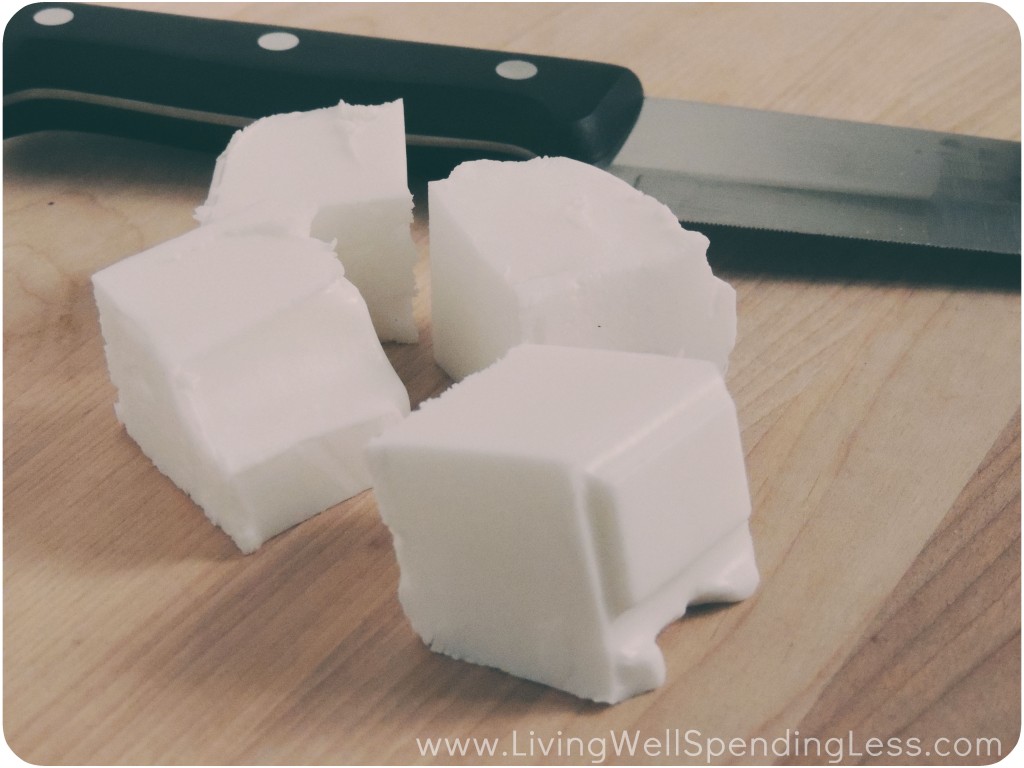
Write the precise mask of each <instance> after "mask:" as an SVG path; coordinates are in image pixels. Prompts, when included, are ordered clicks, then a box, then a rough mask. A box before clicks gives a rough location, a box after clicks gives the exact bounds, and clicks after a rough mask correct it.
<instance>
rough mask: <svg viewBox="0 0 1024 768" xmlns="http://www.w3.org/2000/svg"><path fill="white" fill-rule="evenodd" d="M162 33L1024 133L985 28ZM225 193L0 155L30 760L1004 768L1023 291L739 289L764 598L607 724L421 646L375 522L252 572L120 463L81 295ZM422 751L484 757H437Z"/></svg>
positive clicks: (345, 516)
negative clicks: (561, 64)
mask: <svg viewBox="0 0 1024 768" xmlns="http://www.w3.org/2000/svg"><path fill="white" fill-rule="evenodd" d="M161 9H162V10H167V11H181V12H184V11H187V12H191V13H194V14H201V15H204V16H213V17H228V18H236V19H243V20H251V21H262V22H267V23H270V24H282V25H290V26H299V27H302V26H306V27H315V28H321V29H328V30H336V31H345V32H353V33H363V34H376V35H382V36H390V37H396V38H406V39H415V40H425V41H432V42H440V43H454V44H463V45H473V46H480V47H493V48H501V49H507V50H510V51H519V52H525V53H536V54H552V55H563V56H573V57H581V58H595V59H601V60H606V61H611V62H615V63H620V64H624V65H627V66H630V67H632V68H633V69H634V70H635V71H636V72H637V73H638V74H639V75H640V77H641V79H642V80H643V82H644V85H645V88H646V91H647V92H648V94H649V95H655V96H666V97H675V98H690V99H696V100H704V101H711V102H718V103H726V104H736V105H741V106H751V107H761V108H773V109H782V110H789V111H794V112H804V113H811V114H818V115H824V116H829V117H840V118H850V119H859V120H868V121H879V122H888V123H893V124H898V125H908V126H915V127H922V128H933V129H940V130H949V131H961V132H966V133H976V134H981V135H987V136H993V137H999V138H1015V139H1019V133H1020V123H1019V116H1020V38H1019V35H1018V32H1017V29H1016V27H1015V25H1014V23H1013V21H1012V19H1011V18H1010V17H1008V16H1007V15H1006V14H1005V13H1004V12H1002V11H1001V10H999V9H998V8H996V7H994V6H988V5H980V4H976V5H945V4H944V5H923V4H911V5H860V4H855V5H829V6H817V5H805V4H799V5H794V6H773V5H753V6H747V5H734V4H723V5H693V6H691V5H676V4H656V5H644V4H629V5H617V4H598V5H591V4H572V5H532V4H530V5H519V4H516V5H503V4H481V5H469V6H453V5H443V6H433V5H423V4H416V5H409V6H406V5H401V6H396V5H392V4H383V5H375V4H369V5H362V4H360V5H355V4H353V5H348V4H343V5H337V4H319V3H318V4H297V3H296V4H269V3H268V4H263V3H248V4H234V5H216V4H197V5H187V4H161ZM212 169H213V157H211V156H207V155H201V154H196V153H189V152H185V151H179V150H172V149H167V148H159V147H154V146H149V145H144V144H141V143H133V142H129V141H122V140H116V139H109V138H102V137H87V136H80V135H70V134H56V133H54V134H43V135H36V136H31V137H25V138H21V139H17V140H12V141H7V142H5V145H4V539H3V543H4V635H3V641H4V678H3V683H4V734H5V736H6V739H7V742H8V744H9V746H10V748H11V749H13V751H14V752H15V753H16V754H17V755H18V756H20V757H21V758H23V759H24V760H28V761H32V762H37V763H77V764H84V763H135V764H139V763H237V762H240V763H292V764H304V763H405V762H421V761H426V762H441V763H464V762H468V763H479V762H501V763H510V764H513V765H518V764H531V763H538V762H554V763H566V762H568V763H584V764H590V763H596V762H605V763H620V762H633V763H635V762H643V763H647V762H651V763H657V762H661V763H705V762H707V761H709V759H711V760H712V761H713V762H731V763H749V762H754V763H765V762H783V763H785V762H807V763H824V762H827V761H828V760H832V759H834V758H836V757H841V758H842V761H843V762H869V763H870V762H875V763H894V762H895V763H904V762H919V763H920V762H924V763H942V762H992V761H994V759H995V757H996V755H998V754H1004V755H1005V754H1006V753H1008V752H1009V751H1010V749H1011V748H1012V747H1013V746H1014V744H1015V742H1016V739H1017V735H1018V733H1019V726H1020V369H1021V360H1020V294H1019V291H1016V290H1013V291H1000V290H982V289H966V288H962V287H956V286H953V287H950V286H943V285H938V286H936V285H915V284H908V283H900V282H882V283H878V282H872V281H863V280H856V281H855V280H850V279H814V280H811V279H802V278H800V277H788V278H783V277H779V276H777V275H773V274H771V273H770V272H766V273H762V274H758V273H754V274H749V273H742V274H741V273H725V274H723V277H725V278H726V279H728V280H730V282H732V283H733V284H734V285H735V287H736V289H737V292H738V297H739V309H738V311H739V341H738V343H737V346H736V350H735V353H734V355H733V358H732V366H731V369H730V372H729V376H728V385H729V388H730V390H731V392H732V393H733V395H734V397H735V400H736V403H737V406H738V410H739V415H740V421H741V426H742V436H743V442H744V446H745V450H746V457H747V464H748V472H749V477H750V487H751V493H752V496H753V508H754V514H753V519H752V529H753V535H754V541H755V546H756V549H757V555H758V561H759V565H760V568H761V571H762V574H763V584H762V586H761V588H760V590H759V592H758V593H757V594H756V595H755V596H754V597H753V598H751V599H749V600H747V601H745V602H743V603H740V604H737V605H732V606H724V607H713V608H706V609H701V610H696V611H694V612H693V614H692V615H691V616H689V617H687V618H685V619H684V620H682V621H679V622H677V623H675V624H673V625H671V626H669V627H668V628H667V629H666V630H665V631H664V632H663V633H662V635H661V636H660V638H659V642H660V645H661V648H662V650H663V651H664V653H665V656H666V659H667V665H668V681H667V683H666V684H665V685H664V686H663V687H662V688H660V689H659V690H656V691H653V692H651V693H648V694H645V695H642V696H639V697H636V698H634V699H632V700H629V701H627V702H624V703H622V704H620V705H617V706H613V707H606V706H598V705H595V704H590V703H586V702H582V701H579V700H576V699H574V698H572V697H571V696H568V695H565V694H563V693H560V692H558V691H554V690H550V689H547V688H545V687H543V686H540V685H536V684H532V683H528V682H524V681H521V680H517V679H514V678H512V677H509V676H507V675H504V674H502V673H500V672H497V671H493V670H490V669H486V668H481V667H477V666H472V665H469V664H465V663H460V662H457V661H453V660H450V659H447V658H444V657H441V656H437V655H435V654H432V653H431V652H429V651H428V650H426V649H425V648H424V646H423V645H422V644H421V643H420V641H419V640H418V639H417V638H416V636H415V635H414V634H413V633H412V631H411V629H410V628H409V626H408V624H407V623H406V621H405V619H404V617H403V615H402V612H401V609H400V607H399V605H398V602H397V600H396V596H395V588H396V583H397V577H398V571H397V566H396V563H395V559H394V556H393V554H392V550H391V542H390V538H389V535H388V532H387V530H386V528H385V527H384V526H383V525H382V524H381V523H380V521H379V519H378V516H377V511H376V507H375V503H374V498H373V495H372V492H367V493H365V494H363V495H361V496H359V497H357V498H355V499H353V500H351V501H349V502H347V503H344V504H341V505H339V506H337V507H335V508H332V509H330V510H328V511H327V512H325V513H324V514H322V515H320V516H319V517H317V518H315V519H313V520H311V521H309V522H308V523H305V524H303V525H301V526H299V527H297V528H295V529H293V530H291V531H289V532H287V533H285V534H283V535H281V536H279V537H277V538H275V539H274V540H273V541H271V542H270V543H268V544H267V545H265V546H264V547H263V548H262V549H261V550H259V551H258V552H257V553H255V554H253V555H250V556H247V557H245V556H242V555H240V554H239V553H238V552H237V551H236V550H235V549H234V547H233V545H232V544H231V543H230V541H229V540H228V539H227V537H226V536H224V535H223V534H222V533H221V532H220V531H218V530H217V529H215V528H213V527H212V526H211V525H210V524H209V523H208V522H207V521H206V520H205V518H204V517H203V515H202V513H201V511H200V510H199V509H198V508H196V507H195V506H194V505H193V504H192V503H190V502H189V500H188V499H187V498H186V497H185V496H184V494H182V493H181V492H180V491H178V490H177V489H176V488H175V487H174V486H173V485H172V484H171V483H170V482H169V481H168V480H167V479H165V478H164V477H162V476H161V475H160V474H159V473H158V472H157V471H156V470H155V469H154V468H153V467H152V465H151V464H150V463H149V462H148V460H147V459H146V458H145V457H144V456H142V455H141V453H140V452H139V450H138V449H137V447H136V446H135V445H134V444H133V443H132V441H131V440H130V439H129V438H128V437H127V436H126V435H125V433H124V431H123V430H122V429H121V427H120V426H119V425H118V423H117V421H116V420H115V418H114V413H113V410H112V404H113V401H114V391H113V389H112V387H111V385H110V384H109V382H108V380H107V375H106V368H105V363H104V358H103V347H102V341H101V338H100V335H99V329H98V326H97V316H96V310H95V307H94V303H93V298H92V293H91V287H90V282H89V279H90V275H91V274H92V273H93V272H94V271H95V270H97V269H99V268H100V267H102V266H104V265H106V264H110V263H112V262H114V261H116V260H118V259H121V258H123V257H126V256H129V255H131V254H133V253H135V252H138V251H140V250H142V249H144V248H146V247H148V246H151V245H153V244H156V243H158V242H160V241H163V240H166V239H168V238H171V237H174V236H176V235H178V234H180V233H182V232H184V231H186V230H188V229H190V228H191V227H192V226H194V222H193V221H192V219H191V212H192V210H193V208H194V207H195V206H196V205H198V204H199V203H200V202H202V201H203V199H204V197H205V191H206V187H207V185H208V183H209V181H210V176H211V172H212ZM417 238H418V243H419V247H420V251H421V255H422V261H421V265H420V271H419V279H420V286H421V290H422V293H421V298H420V301H419V305H418V318H419V322H420V327H421V329H422V333H421V343H420V344H418V345H412V346H389V348H388V354H389V356H390V357H391V360H392V361H393V363H394V365H395V367H396V369H397V371H398V373H399V374H400V375H401V377H402V378H403V380H404V381H405V382H406V383H407V385H408V387H409V391H410V393H411V396H412V399H413V402H414V403H418V402H420V401H422V400H423V399H425V398H427V397H429V396H431V395H433V394H435V393H437V392H439V391H440V390H442V389H443V388H444V387H445V386H446V385H447V381H446V379H445V378H444V376H443V374H442V373H441V372H440V371H439V370H438V369H437V368H436V366H434V364H433V362H432V359H431V353H430V325H429V301H428V285H427V283H428V279H429V270H428V259H429V243H428V222H427V221H426V220H425V219H424V218H422V217H421V218H420V220H419V221H418V224H417ZM827 255H828V254H827V253H823V254H822V256H823V257H827ZM622 735H625V736H626V738H627V742H626V744H625V745H623V744H621V743H620V744H618V750H617V751H616V746H617V744H616V740H617V739H619V738H621V736H622ZM613 737H614V738H613ZM637 737H639V739H640V741H639V742H637V741H636V738H637ZM433 738H441V739H444V738H448V739H450V740H455V739H472V738H477V739H494V740H496V741H493V742H487V743H485V742H483V741H478V742H476V744H475V745H474V744H473V743H472V742H470V743H469V745H468V749H469V751H468V754H467V755H466V756H465V757H462V756H459V755H458V754H457V753H456V754H450V753H448V752H446V751H445V749H446V748H445V745H444V744H443V743H442V744H441V745H440V752H439V754H437V756H436V757H435V756H431V755H430V753H429V745H428V744H427V742H426V741H425V740H426V739H433ZM872 739H875V740H877V741H871V740H872ZM644 740H649V741H646V742H645V741H644ZM730 740H734V741H731V742H730ZM630 744H634V745H635V747H634V754H632V755H631V754H630V752H629V745H630ZM815 745H817V746H815ZM449 746H455V745H454V742H449ZM488 746H490V747H491V748H493V749H494V754H493V756H487V755H486V754H483V755H478V754H477V753H476V752H475V751H474V750H475V749H476V748H477V747H479V748H481V749H484V750H486V749H487V748H488ZM421 748H422V749H427V752H426V753H425V754H424V753H423V752H422V751H421ZM545 752H547V753H549V754H545ZM711 753H720V754H717V755H715V754H711ZM940 753H954V754H953V756H952V757H947V756H943V755H942V754H940ZM956 753H959V756H957V755H956Z"/></svg>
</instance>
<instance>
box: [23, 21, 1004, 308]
mask: <svg viewBox="0 0 1024 768" xmlns="http://www.w3.org/2000/svg"><path fill="white" fill-rule="evenodd" d="M3 74H4V86H3V91H4V137H5V138H7V137H11V136H16V135H20V134H25V133H30V132H34V131H39V130H52V129H69V130H80V131H91V132H101V133H108V134H115V135H121V136H128V137H132V138H141V139H147V140H153V141H158V142H162V143H169V144H176V145H179V146H185V147H192V148H202V149H209V150H213V151H220V150H221V149H223V148H224V147H225V146H226V144H227V142H228V140H229V139H230V136H231V134H232V133H233V132H234V131H235V130H237V129H238V128H241V127H243V126H244V125H246V124H248V123H250V122H251V121H253V120H254V119H257V118H259V117H262V116H265V115H270V114H274V113H280V112H289V111H297V110H307V109H314V108H317V107H323V106H328V105H332V104H335V103H337V102H338V101H339V100H344V101H347V102H350V103H364V104H371V103H381V102H384V101H391V100H394V99H397V98H401V99H403V101H404V105H405V120H406V130H407V138H408V144H409V149H410V171H411V174H412V175H418V176H425V177H427V178H434V177H439V176H442V175H444V173H446V171H447V170H450V168H451V167H452V166H453V165H454V163H455V162H457V161H459V160H461V159H465V158H466V157H471V156H477V157H502V158H528V157H533V156H538V155H563V156H567V157H572V158H575V159H577V160H581V161H584V162H588V163H593V164H595V165H598V166H600V167H603V168H605V169H607V170H608V171H609V172H611V173H614V174H616V175H617V176H619V177H621V178H623V179H625V180H626V181H628V182H629V183H630V184H632V185H634V186H635V187H637V188H638V189H640V190H641V191H643V192H645V193H647V194H650V195H651V196H653V197H655V198H657V199H659V200H661V201H662V202H663V203H665V204H666V205H668V206H669V207H670V208H671V209H672V210H673V212H674V213H675V214H676V216H677V217H678V218H679V220H680V221H681V222H682V223H683V224H684V225H686V226H690V227H695V228H698V229H701V230H702V231H704V232H705V233H706V234H709V236H710V237H711V239H712V244H713V246H712V248H713V250H714V249H715V248H716V247H717V251H718V253H719V254H722V253H725V254H727V257H726V258H724V259H723V263H724V265H725V266H726V267H729V266H732V267H734V268H737V269H743V268H749V267H751V266H753V267H754V268H760V267H764V266H766V264H769V263H770V266H771V267H772V268H774V269H779V270H781V271H792V272H796V273H799V274H852V275H855V276H867V277H869V278H870V277H881V278H883V279H884V278H887V277H893V276H897V277H899V276H905V275H909V276H911V277H912V278H914V279H921V278H924V279H929V278H937V279H940V280H945V279H952V280H955V281H967V282H972V281H978V280H980V281H981V282H984V283H999V284H1009V285H1016V286H1017V287H1018V288H1019V285H1020V262H1021V260H1020V242H1021V236H1020V232H1021V223H1020V210H1021V205H1020V186H1021V176H1020V169H1021V156H1020V143H1019V142H1012V141H1002V140H997V139H989V138H981V137H972V136H963V135H956V134H949V133H939V132H933V131H923V130H917V129H908V128H895V127H889V126H883V125H872V124H866V123H857V122H850V121H839V120H828V119H823V118H814V117H807V116H801V115H791V114H783V113H777V112H769V111H762V110H751V109H744V108H738V107H728V106H719V105H712V104H700V103H694V102H685V101H672V100H665V99H652V98H645V96H644V93H643V88H642V86H641V83H640V81H639V79H638V78H637V77H636V75H635V74H633V73H632V72H630V71H629V70H628V69H625V68H623V67H619V66H614V65H611V64H605V63H599V62H586V61H577V60H571V59H562V58H554V57H545V56H534V55H519V54H514V53H509V52H501V51H487V50H478V49H470V48H462V47H453V46H441V45H433V44H426V43H412V42H402V41H395V40H385V39H377V38H370V37H363V36H357V35H347V34H338V33H328V32H323V31H316V30H307V29H297V28H292V27H278V26H269V25H262V24H253V23H245V22H232V21H217V20H210V19H199V18H189V17H184V16H178V15H172V14H165V13H157V12H153V11H138V10H125V9H117V8H108V7H101V6H92V5H83V4H76V3H37V4H33V5H29V6H26V7H24V8H22V9H21V10H20V11H19V12H18V13H16V14H15V16H14V17H12V19H11V20H10V22H9V23H8V26H7V29H6V32H5V35H4V73H3ZM438 158H440V161H439V160H438ZM710 257H711V254H709V258H710Z"/></svg>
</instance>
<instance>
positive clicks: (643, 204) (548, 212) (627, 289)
mask: <svg viewBox="0 0 1024 768" xmlns="http://www.w3.org/2000/svg"><path fill="white" fill-rule="evenodd" d="M429 197H430V200H429V204H430V265H431V266H430V270H431V293H432V298H431V302H432V310H431V311H432V318H431V319H432V326H433V344H434V356H435V359H436V360H437V362H438V364H439V365H440V366H441V367H442V368H443V369H444V370H445V371H446V372H447V373H448V374H449V375H450V376H452V377H453V378H455V379H460V378H462V377H463V376H466V375H467V374H469V373H472V372H473V371H477V370H480V369H482V368H484V367H485V366H487V365H489V364H490V363H492V362H494V361H495V360H497V359H498V358H499V357H501V355H502V354H503V353H504V352H505V351H506V350H507V349H509V348H510V347H512V346H514V345H515V344H518V343H535V344H561V345H567V346H581V347H596V348H605V349H619V350H624V351H634V352H653V353H657V354H665V355H673V356H685V357H696V358H701V359H705V360H710V361H712V362H713V363H715V364H716V365H717V366H718V367H719V369H720V370H722V371H723V372H724V371H725V369H726V366H727V363H728V358H729V353H730V352H731V350H732V347H733V344H734V343H735V339H736V295H735V292H734V291H733V289H732V287H731V286H729V285H728V284H727V283H725V282H723V281H722V280H720V279H718V278H716V277H715V276H714V275H713V274H712V272H711V268H710V266H709V265H708V262H707V257H706V251H707V246H708V240H707V238H705V237H704V236H703V235H701V234H699V233H696V232H690V231H687V230H685V229H683V228H682V227H680V226H679V222H678V221H677V220H676V217H675V216H673V215H672V213H671V211H669V209H668V208H667V207H665V206H664V205H662V204H661V203H659V202H658V201H657V200H655V199H654V198H652V197H649V196H647V195H644V194H642V193H641V192H639V191H637V190H635V189H633V188H632V187H631V186H629V185H628V184H626V183H625V182H624V181H622V180H620V179H618V178H617V177H615V176H612V175H611V174H609V173H607V172H605V171H602V170H600V169H598V168H594V167H592V166H590V165H587V164H585V163H580V162H577V161H575V160H570V159H567V158H562V157H547V158H536V159H533V160H528V161H526V162H497V161H490V160H480V161H473V162H468V163H463V164H462V165H460V166H459V167H457V168H456V169H455V170H454V171H453V172H452V174H451V175H450V176H449V177H448V178H447V179H445V180H443V181H436V182H431V184H430V185H429Z"/></svg>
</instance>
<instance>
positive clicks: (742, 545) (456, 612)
mask: <svg viewBox="0 0 1024 768" xmlns="http://www.w3.org/2000/svg"><path fill="white" fill-rule="evenodd" d="M367 452H368V455H369V459H370V470H371V473H372V475H373V479H374V492H375V493H376V496H377V502H378V505H379V508H380V513H381V516H382V518H383V519H384V521H385V522H386V524H387V525H388V527H389V528H390V529H391V531H392V534H393V537H394V546H395V552H396V555H397V557H398V562H399V567H400V573H401V576H400V581H399V598H400V600H401V604H402V606H403V609H404V610H405V612H406V614H407V616H408V618H409V620H410V623H411V624H412V626H413V628H414V630H415V631H416V632H417V633H418V634H419V635H420V636H421V637H422V638H423V640H424V641H425V642H426V643H427V644H428V645H429V646H430V648H432V649H433V650H435V651H439V652H441V653H445V654H448V655H451V656H454V657H456V658H460V659H466V660H469V661H473V662H476V663H479V664H484V665H488V666H493V667H497V668H499V669H502V670H505V671H506V672H510V673H512V674H515V675H518V676H520V677H524V678H528V679H530V680H535V681H538V682H542V683H546V684H548V685H551V686H554V687H556V688H560V689H563V690H565V691H569V692H570V693H573V694H575V695H577V696H581V697H585V698H588V699H594V700H597V701H604V702H616V701H620V700H622V699H624V698H626V697H628V696H631V695H633V694H636V693H639V692H641V691H644V690H648V689H650V688H653V687H656V686H658V685H660V684H661V683H662V682H663V680H664V678H665V664H664V659H663V657H662V655H661V652H660V651H659V649H658V646H657V644H656V642H655V637H656V635H657V634H658V632H660V630H661V629H662V628H663V627H664V626H665V625H666V624H667V623H669V622H671V621H673V620H674V619H676V618H678V617H679V616H681V615H682V614H683V613H684V612H685V610H686V607H687V605H689V604H693V603H697V602H706V601H728V600H738V599H742V598H744V597H747V596H749V595H750V594H751V593H752V592H753V590H754V588H755V587H756V585H757V582H758V573H757V568H756V564H755V561H754V554H753V548H752V543H751V538H750V533H749V528H748V518H749V515H750V497H749V492H748V489H747V481H746V472H745V468H744V463H743V452H742V449H741V445H740V438H739V430H738V426H737V420H736V412H735V406H734V405H733V402H732V399H731V398H730V396H729V394H728V392H727V391H726V389H725V386H724V383H723V381H722V377H721V375H720V374H719V372H718V370H717V369H716V368H715V366H714V365H712V364H711V363H708V362H706V361H702V360H686V359H680V358H673V357H669V356H662V355H651V354H641V353H629V352H619V351H609V350H594V349H585V348H570V347H559V346H551V345H543V346H541V345H522V346H519V347H516V348H513V349H512V350H511V351H510V352H509V353H508V354H507V356H506V357H504V358H503V359H502V360H500V361H499V362H498V363H495V364H494V365H493V366H491V367H489V368H487V369H485V370H484V371H482V372H480V373H477V374H474V375H472V376H469V377H467V378H466V379H465V380H464V381H462V382H461V383H458V384H456V385H455V386H454V387H453V388H451V389H449V390H448V391H447V392H445V393H444V394H442V395H441V396H440V397H438V398H435V399H433V400H429V401H427V402H425V403H424V404H423V405H422V406H421V408H420V409H419V410H417V411H415V412H413V413H412V414H411V415H410V416H409V417H408V418H407V419H406V420H405V421H403V422H401V423H400V424H397V425H395V426H393V427H389V428H388V429H387V430H385V431H384V432H383V434H382V435H381V436H379V437H377V438H375V439H373V440H371V441H370V443H369V446H368V448H367Z"/></svg>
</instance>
